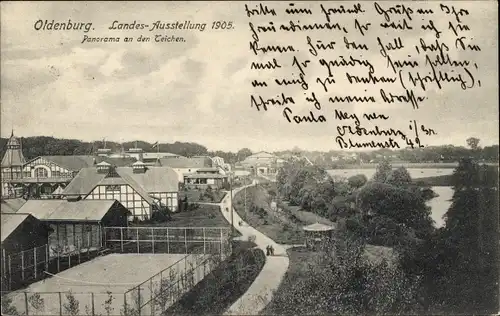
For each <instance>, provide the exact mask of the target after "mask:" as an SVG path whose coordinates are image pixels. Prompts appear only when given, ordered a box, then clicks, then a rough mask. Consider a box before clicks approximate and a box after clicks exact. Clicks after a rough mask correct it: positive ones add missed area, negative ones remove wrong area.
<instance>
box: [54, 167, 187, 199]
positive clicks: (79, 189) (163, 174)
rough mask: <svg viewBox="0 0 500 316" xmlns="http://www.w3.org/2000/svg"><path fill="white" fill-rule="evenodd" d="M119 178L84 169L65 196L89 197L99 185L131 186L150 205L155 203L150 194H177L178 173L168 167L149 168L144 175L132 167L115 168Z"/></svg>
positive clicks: (71, 183) (65, 192) (68, 188)
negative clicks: (135, 171)
mask: <svg viewBox="0 0 500 316" xmlns="http://www.w3.org/2000/svg"><path fill="white" fill-rule="evenodd" d="M115 171H116V173H117V174H118V177H108V178H107V177H106V174H103V173H98V172H97V168H95V167H92V168H83V169H82V170H80V172H79V173H78V174H77V175H76V177H75V178H74V179H73V180H72V181H71V182H70V183H69V184H68V186H67V187H66V189H65V190H64V192H63V195H87V194H89V193H90V192H91V191H92V190H93V189H94V188H95V187H96V186H97V185H119V184H128V185H130V186H131V187H132V188H133V189H134V190H135V191H137V193H138V194H139V195H141V196H142V197H143V198H144V199H145V200H146V201H148V203H150V204H151V203H153V199H152V198H151V197H150V196H149V193H159V192H177V191H178V190H179V184H178V176H177V173H176V172H175V171H174V170H173V169H172V168H168V167H147V168H146V171H145V172H144V173H134V170H133V168H132V167H117V168H115Z"/></svg>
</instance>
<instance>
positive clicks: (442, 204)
mask: <svg viewBox="0 0 500 316" xmlns="http://www.w3.org/2000/svg"><path fill="white" fill-rule="evenodd" d="M432 190H433V191H434V192H435V193H437V194H439V196H438V197H435V198H433V199H432V200H430V201H429V202H427V205H429V206H430V207H431V210H432V214H431V217H432V219H433V220H434V222H435V225H434V226H436V227H442V226H444V219H443V215H444V214H445V213H446V212H447V211H448V209H449V208H450V205H451V199H452V198H453V188H452V187H432Z"/></svg>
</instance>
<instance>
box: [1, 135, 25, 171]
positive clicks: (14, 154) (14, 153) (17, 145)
mask: <svg viewBox="0 0 500 316" xmlns="http://www.w3.org/2000/svg"><path fill="white" fill-rule="evenodd" d="M6 147H7V150H6V151H5V154H4V155H3V158H2V163H1V166H2V167H11V166H22V165H24V164H25V163H26V160H25V159H24V156H23V152H22V150H21V142H20V141H19V139H18V138H17V137H16V136H14V133H12V135H11V136H10V138H9V141H8V142H7V145H6Z"/></svg>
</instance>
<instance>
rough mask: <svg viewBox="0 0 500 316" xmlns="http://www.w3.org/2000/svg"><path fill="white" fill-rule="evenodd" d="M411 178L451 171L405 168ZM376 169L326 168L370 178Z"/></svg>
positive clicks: (335, 171) (336, 174)
mask: <svg viewBox="0 0 500 316" xmlns="http://www.w3.org/2000/svg"><path fill="white" fill-rule="evenodd" d="M406 170H408V172H409V173H410V175H411V177H412V179H418V178H426V177H435V176H444V175H450V174H452V173H453V171H454V169H452V168H407V169H406ZM375 171H376V169H334V170H327V172H328V173H329V174H330V175H332V176H337V177H346V178H349V177H351V176H355V175H357V174H364V175H365V176H366V177H367V178H368V179H371V178H372V177H373V175H374V174H375Z"/></svg>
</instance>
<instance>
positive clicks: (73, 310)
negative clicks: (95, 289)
mask: <svg viewBox="0 0 500 316" xmlns="http://www.w3.org/2000/svg"><path fill="white" fill-rule="evenodd" d="M66 300H67V301H68V302H67V303H64V304H63V307H64V311H65V312H66V314H67V315H68V314H69V315H71V316H77V315H79V314H80V302H78V300H77V299H76V298H75V296H74V295H73V293H72V292H71V291H70V292H68V293H66Z"/></svg>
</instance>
